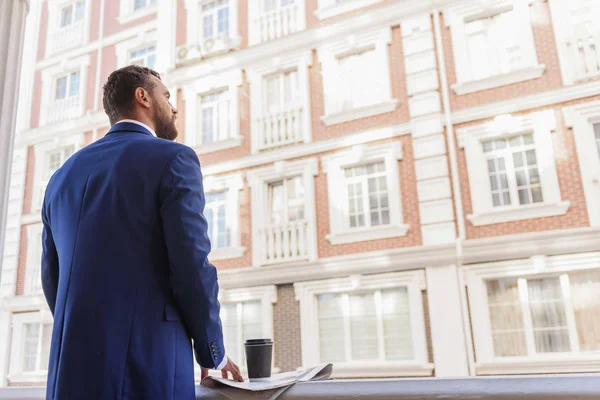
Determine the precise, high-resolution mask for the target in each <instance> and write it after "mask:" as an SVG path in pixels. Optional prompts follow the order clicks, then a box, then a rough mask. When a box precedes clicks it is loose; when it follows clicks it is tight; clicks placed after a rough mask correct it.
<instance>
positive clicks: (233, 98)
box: [181, 69, 244, 154]
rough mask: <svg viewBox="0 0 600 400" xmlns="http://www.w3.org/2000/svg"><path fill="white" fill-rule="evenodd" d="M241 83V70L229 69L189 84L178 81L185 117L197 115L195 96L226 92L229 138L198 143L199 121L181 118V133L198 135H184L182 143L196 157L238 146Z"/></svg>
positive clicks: (239, 139) (199, 135)
mask: <svg viewBox="0 0 600 400" xmlns="http://www.w3.org/2000/svg"><path fill="white" fill-rule="evenodd" d="M241 84H242V71H241V70H237V69H236V70H229V71H225V72H221V73H217V74H214V75H210V76H205V77H202V78H199V79H196V80H195V81H192V82H185V83H184V82H182V83H181V86H182V87H183V99H184V101H185V114H186V115H189V116H194V115H197V114H198V110H200V106H201V103H200V101H199V97H200V96H201V95H207V94H211V93H214V92H218V91H222V90H226V91H227V96H228V100H229V119H228V120H229V122H230V124H231V125H230V126H229V139H227V140H222V141H217V142H213V143H209V144H202V139H201V138H202V127H201V126H198V121H199V118H191V117H190V118H185V131H186V132H198V135H193V134H187V135H185V144H187V145H188V146H190V147H193V148H194V150H196V152H197V153H198V154H206V153H211V152H215V151H219V150H224V149H229V148H234V147H239V146H240V145H241V144H242V141H243V140H244V138H243V137H242V136H241V131H240V104H239V103H240V85H241Z"/></svg>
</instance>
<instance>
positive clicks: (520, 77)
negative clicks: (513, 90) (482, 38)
mask: <svg viewBox="0 0 600 400" xmlns="http://www.w3.org/2000/svg"><path fill="white" fill-rule="evenodd" d="M533 1H534V0H523V1H521V0H500V1H497V2H493V4H492V2H484V3H482V2H479V1H473V2H469V3H467V4H462V5H458V6H455V7H451V8H448V9H446V10H444V21H445V24H446V27H449V28H450V33H451V37H452V49H453V55H454V64H455V67H456V83H455V84H453V85H451V87H452V90H454V92H455V93H456V94H458V95H462V94H467V93H474V92H478V91H481V90H486V89H491V88H495V87H500V86H505V85H509V84H512V83H517V82H523V81H526V80H531V79H536V78H539V77H540V76H542V74H543V73H544V70H545V65H544V64H539V62H538V57H537V50H536V47H535V41H534V37H533V29H532V22H531V17H530V12H529V6H530V5H531V4H532V3H533ZM507 8H512V10H513V12H514V13H515V18H516V20H517V22H516V23H515V24H514V25H515V26H517V27H518V29H520V33H519V35H520V37H521V38H522V40H523V50H522V52H523V57H524V60H523V66H522V67H521V68H519V69H516V70H513V71H510V72H508V73H500V74H495V75H492V76H489V77H487V78H483V79H477V80H476V79H474V78H473V76H472V74H471V72H470V69H471V65H470V60H469V56H468V55H469V51H468V45H467V36H466V33H465V24H466V22H467V21H470V20H471V21H472V20H476V19H478V18H485V17H488V16H492V15H496V14H498V13H501V12H503V11H506V10H507Z"/></svg>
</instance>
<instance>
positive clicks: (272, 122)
mask: <svg viewBox="0 0 600 400" xmlns="http://www.w3.org/2000/svg"><path fill="white" fill-rule="evenodd" d="M302 118H303V109H302V108H301V107H298V108H290V109H289V110H283V111H278V112H273V113H269V114H267V115H263V116H261V117H258V118H257V121H256V125H257V127H258V130H259V132H258V134H259V143H258V150H268V149H272V148H275V147H281V146H286V145H290V144H295V143H301V142H302V141H303V140H304V137H303V134H302Z"/></svg>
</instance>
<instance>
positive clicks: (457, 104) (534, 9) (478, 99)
mask: <svg viewBox="0 0 600 400" xmlns="http://www.w3.org/2000/svg"><path fill="white" fill-rule="evenodd" d="M530 11H531V16H532V26H533V36H534V41H535V47H536V51H537V56H538V63H539V64H545V65H546V70H545V71H544V74H543V75H542V76H541V77H540V78H538V79H534V80H528V81H525V82H519V83H515V84H512V85H506V86H501V87H498V88H494V89H489V90H483V91H480V92H475V93H469V94H464V95H460V96H459V95H457V94H456V93H455V92H454V91H453V90H452V89H449V90H450V106H451V108H452V110H453V111H457V110H463V109H466V108H470V107H476V106H480V105H483V104H489V103H495V102H497V101H502V100H509V99H513V98H518V97H523V96H526V95H530V94H535V93H539V92H545V91H549V90H553V89H558V88H560V87H561V86H562V77H561V73H560V65H559V61H558V53H557V50H556V42H555V40H554V31H553V28H552V22H551V19H550V9H549V8H548V3H547V2H541V1H536V2H535V3H534V5H532V6H531V7H530ZM441 23H442V40H443V43H444V58H445V61H446V70H447V74H448V84H449V85H453V84H454V83H456V67H455V64H454V53H453V50H452V36H451V32H450V27H446V26H445V24H444V21H443V17H442V22H441Z"/></svg>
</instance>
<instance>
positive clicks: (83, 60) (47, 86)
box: [40, 54, 90, 126]
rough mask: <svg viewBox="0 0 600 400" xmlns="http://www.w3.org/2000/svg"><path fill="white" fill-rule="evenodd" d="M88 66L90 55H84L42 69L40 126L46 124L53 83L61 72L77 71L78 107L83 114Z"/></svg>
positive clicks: (52, 101)
mask: <svg viewBox="0 0 600 400" xmlns="http://www.w3.org/2000/svg"><path fill="white" fill-rule="evenodd" d="M89 66H90V56H89V54H88V55H84V56H81V57H78V58H75V59H72V60H70V61H65V60H63V61H62V62H61V63H60V64H57V65H55V66H53V67H51V68H46V69H44V70H43V71H42V105H41V110H40V126H42V125H46V121H47V112H46V110H47V109H48V107H49V106H51V105H52V103H54V102H55V99H54V85H55V82H56V78H57V77H58V76H60V75H62V74H66V73H69V72H76V71H79V95H78V96H79V109H80V115H79V116H83V115H84V113H85V108H86V101H87V86H88V67H89Z"/></svg>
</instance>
